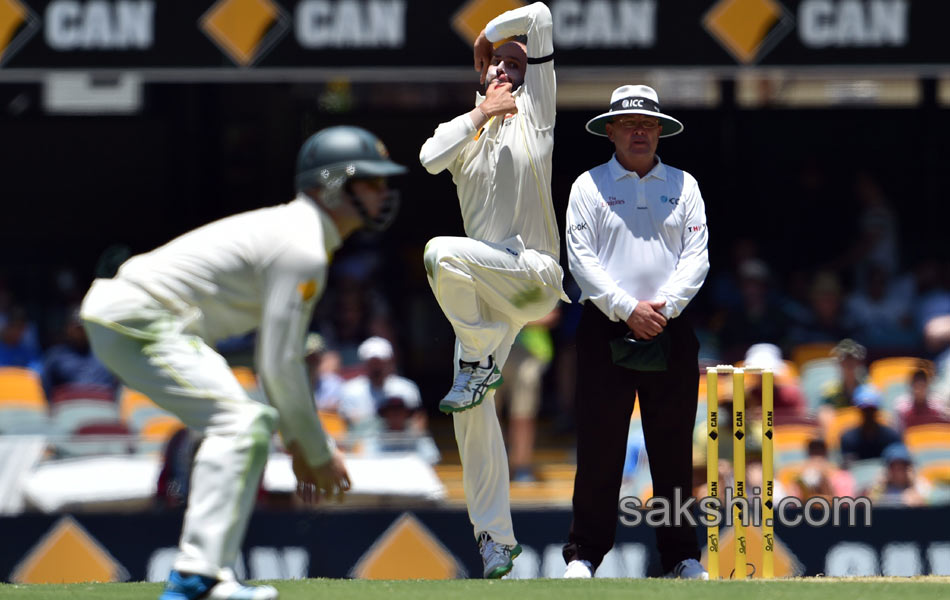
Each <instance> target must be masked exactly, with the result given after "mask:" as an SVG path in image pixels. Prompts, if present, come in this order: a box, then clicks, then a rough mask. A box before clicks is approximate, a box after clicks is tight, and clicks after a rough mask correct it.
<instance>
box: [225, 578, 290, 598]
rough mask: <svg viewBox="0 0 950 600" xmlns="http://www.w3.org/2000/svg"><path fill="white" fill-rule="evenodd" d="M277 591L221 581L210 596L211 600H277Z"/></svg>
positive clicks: (270, 588)
mask: <svg viewBox="0 0 950 600" xmlns="http://www.w3.org/2000/svg"><path fill="white" fill-rule="evenodd" d="M277 596H278V594H277V589H276V588H273V587H271V586H269V585H244V584H243V583H240V582H238V581H221V582H219V583H218V584H217V585H215V586H214V587H213V588H211V592H210V593H209V594H208V598H210V599H211V600H276V599H277Z"/></svg>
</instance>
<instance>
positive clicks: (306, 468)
mask: <svg viewBox="0 0 950 600" xmlns="http://www.w3.org/2000/svg"><path fill="white" fill-rule="evenodd" d="M288 451H289V452H290V455H291V456H292V457H293V469H294V476H295V477H296V478H297V495H298V496H300V498H301V499H302V500H303V501H304V502H306V503H307V504H316V503H318V502H320V500H321V499H323V498H330V499H334V500H336V501H338V502H339V501H342V500H343V495H344V494H345V493H346V492H347V491H348V490H349V489H350V475H349V473H347V471H346V465H344V464H343V453H342V452H340V451H339V450H338V449H336V448H334V449H333V450H332V451H331V454H330V460H328V461H327V462H325V463H323V464H322V465H320V466H318V467H311V466H310V464H309V463H307V461H306V459H305V458H304V456H303V454H302V453H301V452H300V449H299V447H298V446H297V444H296V442H294V443H292V444H291V445H290V447H289V448H288Z"/></svg>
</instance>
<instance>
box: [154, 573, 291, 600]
mask: <svg viewBox="0 0 950 600" xmlns="http://www.w3.org/2000/svg"><path fill="white" fill-rule="evenodd" d="M277 597H278V593H277V590H276V589H274V588H273V587H271V586H269V585H244V584H243V583H241V582H239V581H238V580H237V579H235V578H234V576H233V573H231V572H227V573H225V574H224V576H223V577H222V578H221V579H215V578H213V577H205V576H204V575H194V574H189V573H181V572H180V571H174V570H173V571H172V572H171V573H170V574H169V576H168V581H167V582H166V583H165V589H164V590H163V591H162V595H161V596H160V597H159V600H199V599H205V598H211V599H213V600H276V599H277Z"/></svg>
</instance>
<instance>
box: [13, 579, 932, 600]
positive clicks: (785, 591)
mask: <svg viewBox="0 0 950 600" xmlns="http://www.w3.org/2000/svg"><path fill="white" fill-rule="evenodd" d="M274 585H275V586H276V587H277V588H278V589H279V590H280V597H281V599H282V600H319V599H322V598H359V599H361V600H362V599H366V600H376V599H379V600H384V599H385V600H392V599H393V598H405V599H406V600H455V599H458V600H462V599H465V600H469V599H471V600H475V599H480V598H491V599H492V600H502V599H509V598H510V599H513V600H550V599H551V598H552V597H571V598H591V599H592V600H593V599H597V600H600V599H602V598H607V599H609V598H616V599H618V600H620V599H623V600H631V599H637V598H663V599H664V600H667V599H669V600H735V599H736V598H755V599H756V600H826V599H827V598H828V597H829V596H831V595H832V594H834V595H835V596H837V597H840V598H845V597H848V598H861V599H862V600H877V599H881V600H891V599H893V598H900V599H901V600H914V599H916V598H920V599H926V600H932V599H933V598H940V597H947V594H948V592H950V577H914V578H896V577H873V578H872V577H867V578H856V579H786V580H772V581H715V582H705V581H676V580H674V581H668V580H663V579H599V580H594V581H577V580H572V581H565V580H557V579H535V580H515V581H484V580H478V579H466V580H455V581H355V580H342V579H308V580H303V581H280V582H276V583H274ZM161 588H162V586H161V584H158V583H103V584H73V585H0V598H27V599H29V600H65V599H72V598H76V599H81V600H85V599H87V598H89V599H92V598H95V599H97V600H98V599H102V600H111V599H113V598H115V599H118V598H122V599H123V600H146V599H147V600H155V599H156V598H158V594H159V592H160V591H161Z"/></svg>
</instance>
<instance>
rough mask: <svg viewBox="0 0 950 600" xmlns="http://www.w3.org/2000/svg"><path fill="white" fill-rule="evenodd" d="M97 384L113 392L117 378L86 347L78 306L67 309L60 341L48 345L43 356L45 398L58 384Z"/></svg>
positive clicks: (87, 341) (49, 396)
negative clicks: (67, 316) (53, 344)
mask: <svg viewBox="0 0 950 600" xmlns="http://www.w3.org/2000/svg"><path fill="white" fill-rule="evenodd" d="M65 384H70V385H97V386H103V387H104V388H109V389H111V390H112V391H113V392H114V391H115V390H116V388H117V387H118V385H119V382H118V380H117V379H116V378H115V375H113V374H112V373H111V372H110V371H109V370H108V369H107V368H106V367H105V365H103V364H102V362H101V361H100V360H99V359H98V358H96V355H95V354H93V353H92V349H90V348H89V338H88V337H86V330H85V329H84V328H83V326H82V320H81V319H80V318H79V309H78V308H75V309H73V310H72V311H71V312H70V317H69V321H68V322H67V323H66V327H65V330H64V332H63V342H62V343H61V344H57V345H55V346H53V347H51V348H50V349H49V350H47V351H46V355H45V356H44V357H43V389H44V391H45V392H46V397H47V398H52V397H53V390H55V389H56V387H57V386H60V385H65Z"/></svg>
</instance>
